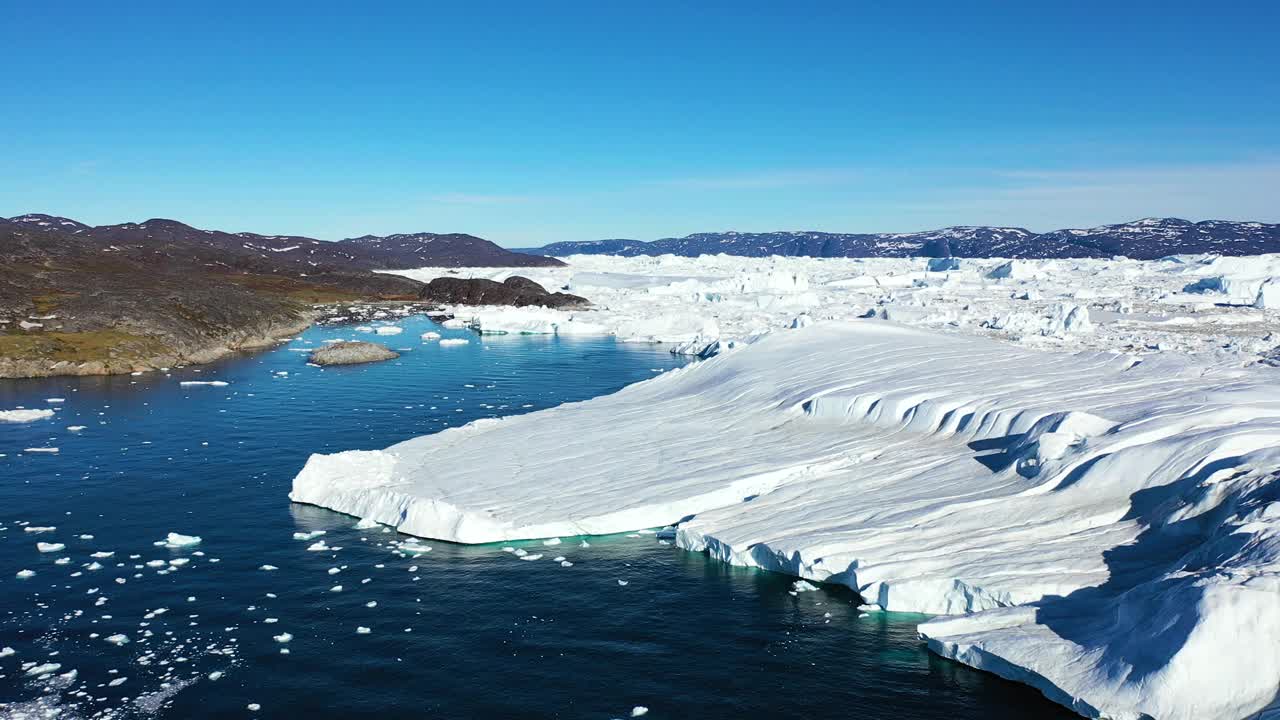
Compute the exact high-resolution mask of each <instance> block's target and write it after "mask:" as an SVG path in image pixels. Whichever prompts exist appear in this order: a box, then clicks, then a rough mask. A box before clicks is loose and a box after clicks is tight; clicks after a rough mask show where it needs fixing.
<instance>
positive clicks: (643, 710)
mask: <svg viewBox="0 0 1280 720" xmlns="http://www.w3.org/2000/svg"><path fill="white" fill-rule="evenodd" d="M648 714H649V708H647V707H645V706H643V705H637V706H635V707H633V708H631V717H640V716H642V715H648Z"/></svg>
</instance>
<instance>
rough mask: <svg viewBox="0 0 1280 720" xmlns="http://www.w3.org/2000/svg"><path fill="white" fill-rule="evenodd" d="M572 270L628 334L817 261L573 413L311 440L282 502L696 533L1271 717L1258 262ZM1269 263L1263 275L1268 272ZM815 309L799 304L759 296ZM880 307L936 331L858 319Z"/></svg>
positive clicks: (978, 631)
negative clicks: (676, 366)
mask: <svg viewBox="0 0 1280 720" xmlns="http://www.w3.org/2000/svg"><path fill="white" fill-rule="evenodd" d="M579 260H580V259H579V258H571V261H572V262H573V265H571V266H570V268H568V269H555V270H552V271H543V272H549V273H561V274H564V275H566V276H567V277H566V281H565V282H564V283H563V284H564V285H567V286H568V287H569V288H570V290H571V291H575V292H580V294H584V295H586V296H587V297H588V298H589V299H592V300H593V302H596V303H597V305H599V306H600V307H601V309H600V310H593V311H586V312H583V313H580V314H574V315H573V317H571V318H569V319H568V320H567V322H568V323H569V324H572V323H576V322H579V319H581V321H582V322H583V323H590V324H593V325H596V326H604V327H609V328H612V330H611V331H612V332H615V333H616V332H617V328H620V327H622V324H621V323H624V322H627V321H634V320H636V319H637V318H642V317H643V312H642V310H641V309H638V308H643V307H644V304H645V303H647V302H650V301H651V300H652V297H663V296H664V295H663V293H661V292H660V293H652V292H641V291H643V290H650V291H651V290H653V289H654V288H655V287H658V288H669V287H671V286H672V285H675V284H680V283H688V282H689V280H688V279H687V278H686V279H672V278H671V277H670V276H672V275H676V276H688V275H691V274H693V273H694V272H695V270H696V269H697V268H699V267H701V268H703V269H704V272H705V271H710V270H714V269H716V268H717V267H719V266H721V265H729V264H732V265H736V266H739V267H741V266H744V265H747V264H750V263H753V262H754V263H756V264H759V265H761V266H770V265H771V266H774V270H773V271H770V272H774V273H776V272H777V270H778V268H777V266H779V265H808V266H809V269H807V270H806V272H805V273H804V274H805V275H806V278H805V279H803V280H801V279H800V278H799V276H798V275H796V274H793V278H792V282H793V285H794V287H793V288H792V289H790V290H786V291H785V292H775V289H776V288H777V287H778V286H779V285H786V283H785V282H783V281H782V280H780V279H778V277H777V275H776V274H768V273H766V274H765V275H764V276H751V277H745V278H744V277H734V276H732V275H730V277H728V278H727V279H725V280H724V281H722V282H724V283H725V286H724V288H723V289H722V290H721V291H715V292H719V293H720V295H719V297H718V298H717V299H715V300H706V301H705V308H706V309H708V310H709V311H708V313H707V314H706V315H704V316H701V322H703V327H704V328H705V327H707V323H710V322H713V323H714V324H715V325H716V328H717V331H718V334H717V335H716V337H715V338H714V340H716V341H719V342H720V343H721V347H720V348H719V349H720V351H721V353H722V354H721V355H720V356H719V357H715V358H713V359H711V360H709V361H707V362H705V363H702V364H700V365H697V366H691V367H687V368H683V369H680V370H676V371H673V372H669V373H666V374H664V375H662V376H659V377H657V378H655V379H653V380H651V381H648V382H644V383H640V384H638V385H633V386H631V387H628V388H626V389H624V390H622V391H620V392H618V393H616V394H614V395H612V396H608V397H604V398H597V399H595V400H591V401H587V402H584V403H576V404H571V405H564V406H560V407H557V408H552V409H549V410H545V411H541V412H537V413H533V414H530V415H523V416H519V417H512V418H505V419H495V420H482V421H478V422H474V423H472V424H470V425H467V426H465V427H461V428H456V429H451V430H447V431H444V432H441V433H438V434H434V435H429V436H424V437H420V438H416V439H413V440H409V441H407V442H403V443H400V444H397V445H393V446H391V447H390V448H388V449H387V450H383V451H352V452H344V453H337V454H332V455H316V456H313V457H312V458H311V459H310V460H309V461H308V463H307V465H306V467H305V468H304V469H303V471H302V472H301V473H300V474H299V475H298V477H297V478H296V479H295V481H294V487H293V492H292V494H291V497H292V498H293V499H294V500H297V501H300V502H307V503H313V504H317V505H322V506H325V507H329V508H332V509H335V510H339V511H342V512H346V513H350V514H352V515H356V516H359V517H362V518H371V519H373V520H376V521H378V522H380V523H384V524H387V525H391V526H394V527H397V528H398V529H400V530H402V531H404V532H408V533H411V534H414V535H420V536H424V537H431V538H438V539H444V540H453V541H458V542H466V543H479V542H494V541H501V540H512V539H517V538H544V537H557V536H575V535H582V534H601V533H613V532H622V531H627V530H636V529H639V528H646V527H657V526H662V525H668V524H672V523H680V526H679V531H678V535H677V541H678V543H679V544H680V545H681V546H683V547H685V548H688V549H691V550H706V551H708V552H709V553H710V554H711V555H712V556H713V557H717V558H720V559H722V560H725V561H727V562H731V563H734V564H738V565H747V566H758V567H763V568H767V569H772V570H778V571H781V572H785V573H789V574H792V575H795V576H798V577H800V578H804V579H807V580H812V581H822V582H827V583H840V584H845V585H848V586H850V587H852V588H854V589H856V590H857V591H858V592H859V593H860V594H861V595H862V596H863V597H864V598H865V599H866V601H867V602H868V603H873V604H876V605H878V606H879V607H881V608H884V609H887V610H902V611H917V612H923V613H930V614H938V615H942V616H944V617H940V618H936V619H934V620H931V621H929V622H925V623H924V624H922V625H921V626H920V632H921V634H922V636H923V637H924V638H926V639H927V641H928V643H929V647H930V648H931V649H932V650H933V651H935V652H937V653H939V654H941V655H944V656H946V657H950V658H953V659H956V660H958V661H960V662H964V663H967V664H970V665H973V666H975V667H979V668H982V669H985V670H990V671H992V672H995V673H997V674H1000V675H1002V676H1005V677H1007V678H1010V679H1014V680H1018V681H1021V682H1025V683H1028V684H1030V685H1032V686H1034V687H1037V688H1038V689H1040V690H1041V691H1042V692H1044V693H1045V694H1046V696H1048V697H1050V698H1051V699H1053V700H1055V701H1057V702H1060V703H1062V704H1064V705H1067V706H1069V707H1071V708H1072V709H1074V710H1075V711H1077V712H1079V713H1080V714H1083V715H1086V716H1092V717H1112V718H1134V719H1137V718H1142V717H1153V718H1162V719H1163V718H1205V717H1215V718H1243V717H1248V716H1251V715H1254V714H1256V713H1259V712H1263V711H1264V709H1266V708H1271V710H1272V711H1274V710H1276V709H1277V696H1278V693H1280V384H1278V383H1277V381H1280V370H1276V369H1274V368H1272V367H1270V366H1269V365H1268V364H1267V363H1259V362H1257V360H1259V359H1264V360H1269V359H1270V358H1269V357H1268V355H1267V353H1268V352H1269V351H1270V350H1271V349H1272V347H1273V346H1274V344H1275V342H1276V340H1275V339H1274V337H1273V336H1271V335H1270V334H1269V333H1271V332H1272V329H1273V328H1274V327H1275V326H1276V324H1277V317H1276V316H1275V315H1274V313H1273V312H1272V311H1269V310H1268V309H1267V308H1261V309H1260V308H1256V307H1253V306H1254V305H1256V304H1259V303H1257V302H1256V301H1257V297H1256V295H1257V294H1259V293H1263V292H1264V290H1263V289H1262V288H1264V287H1265V285H1266V282H1265V281H1264V282H1262V283H1260V284H1258V285H1257V287H1256V288H1255V287H1254V286H1253V285H1248V287H1244V288H1243V289H1241V287H1240V285H1239V284H1238V283H1236V282H1235V280H1233V278H1239V277H1244V276H1246V275H1247V274H1248V273H1246V272H1245V271H1244V270H1242V269H1241V268H1238V267H1236V266H1235V264H1233V263H1229V262H1225V261H1223V259H1214V258H1178V259H1171V260H1167V261H1157V262H1151V263H1137V262H1129V261H1051V262H1043V261H1039V262H1035V263H1030V264H1028V263H1023V262H1022V261H1015V264H1014V265H1013V266H1010V267H1005V268H1001V266H1002V265H1003V263H1000V262H998V261H968V260H961V261H960V264H961V268H962V270H961V271H960V273H961V276H960V277H958V278H955V279H948V278H947V277H945V276H947V275H948V273H927V272H923V271H920V272H917V271H915V270H908V271H906V272H905V276H904V275H900V274H897V273H896V272H890V271H889V270H887V269H886V270H884V272H879V271H876V272H866V271H864V272H861V273H858V272H853V271H852V269H853V268H854V266H857V265H863V266H873V265H877V264H881V265H893V264H895V263H896V264H898V265H899V266H901V267H907V266H910V265H911V264H912V263H916V262H917V261H913V260H892V261H889V260H885V261H880V260H877V261H855V260H850V261H845V260H838V261H818V260H795V259H773V260H763V261H751V260H747V259H743V258H731V259H726V258H702V259H700V260H695V259H687V258H681V259H678V260H677V259H670V258H637V259H629V260H628V261H627V262H632V261H634V262H636V263H639V264H645V263H648V264H650V265H651V266H652V267H650V268H649V270H648V271H649V272H650V273H651V274H652V275H654V276H657V275H659V274H661V275H662V277H659V278H657V279H656V280H653V281H652V282H650V283H648V284H646V283H645V282H644V281H643V278H641V279H634V278H623V279H609V280H608V284H609V285H610V288H609V289H610V291H611V292H614V293H616V295H614V296H612V299H611V300H610V301H609V304H606V303H605V302H603V301H602V297H604V296H608V295H609V293H603V292H602V293H600V294H596V295H594V296H593V294H592V293H590V292H585V291H582V289H581V287H582V286H581V284H580V283H575V282H574V281H573V278H574V277H576V276H577V275H580V274H583V273H584V272H587V271H586V270H584V269H583V268H582V267H581V266H580V265H581V263H580V262H579ZM609 260H610V261H612V262H619V265H620V266H621V262H620V261H618V260H617V259H616V258H611V259H609ZM1250 260H1251V261H1252V262H1251V264H1245V267H1246V268H1247V269H1248V271H1249V273H1253V274H1263V275H1266V276H1267V277H1270V275H1268V273H1273V270H1274V268H1275V266H1276V261H1275V258H1274V257H1263V258H1251V259H1250ZM700 262H701V263H702V264H701V265H700V264H699V263H700ZM924 262H925V261H923V260H921V261H919V264H920V265H921V266H922V267H923V264H924ZM827 263H829V264H830V265H832V266H833V267H832V268H826V267H825V265H824V264H827ZM842 265H843V266H846V267H847V269H846V270H841V269H836V268H835V266H842ZM966 265H969V266H970V268H971V269H970V270H968V271H965V270H963V268H965V266H966ZM815 267H816V268H824V269H821V270H815V269H813V268H815ZM998 268H999V270H998V272H995V273H993V272H992V271H993V270H997V269H998ZM1259 268H1261V270H1259ZM864 270H865V268H864ZM820 273H825V274H826V275H825V276H823V275H822V274H820ZM842 273H843V275H844V277H835V276H837V275H841V274H842ZM530 274H532V275H535V277H534V279H535V280H540V281H543V282H544V283H546V284H548V285H549V286H550V287H559V286H560V284H559V283H555V282H548V280H547V279H546V278H540V277H537V276H536V275H537V274H538V273H530ZM636 274H638V273H636ZM951 274H955V273H951ZM992 274H995V275H1000V276H1004V277H1000V278H991V277H990V275H992ZM934 275H938V276H939V277H938V278H936V279H935V278H934V277H933V276H934ZM815 276H817V282H816V283H815ZM753 278H754V279H753ZM868 278H869V279H868ZM893 278H896V279H893ZM1204 278H1210V279H1211V281H1210V282H1201V280H1202V279H1204ZM1214 278H1217V279H1216V280H1213V279H1214ZM1222 278H1227V280H1226V281H1222ZM832 281H835V282H836V283H837V284H836V285H834V286H833V285H832ZM920 281H923V284H921V282H920ZM597 282H600V281H598V280H597ZM732 282H739V287H738V288H737V290H736V291H735V289H734V288H733V287H730V286H729V284H731V283H732ZM697 283H698V284H700V285H702V286H703V288H702V289H699V290H697V291H696V292H690V293H686V294H685V295H684V296H683V298H682V299H679V300H676V301H668V300H662V301H653V307H652V308H651V310H652V312H653V313H654V317H665V316H675V315H676V314H677V311H678V312H680V313H686V314H685V315H681V316H680V317H681V318H682V320H681V322H684V321H685V319H683V318H687V317H689V316H691V315H696V313H697V312H698V311H699V310H702V309H704V300H700V299H699V298H706V297H708V294H709V293H712V292H713V291H710V290H706V289H705V282H704V281H703V280H698V281H697ZM869 283H870V284H869ZM935 283H936V284H935ZM815 285H817V286H819V287H822V288H832V287H835V288H837V289H836V290H822V291H821V292H817V293H815V292H814V287H815ZM759 287H764V288H767V289H766V290H764V291H759V292H758V291H757V290H756V289H755V288H759ZM802 288H804V289H802ZM1068 292H1069V296H1068V295H1067V294H1066V293H1068ZM1250 292H1253V293H1255V298H1253V299H1250V298H1249V297H1248V295H1249V293H1250ZM808 294H814V295H817V296H818V300H817V301H816V302H810V301H806V302H809V304H808V309H807V311H806V312H803V313H796V312H795V309H796V307H797V306H798V305H800V304H802V303H793V304H790V305H789V306H788V308H787V310H786V311H785V312H782V311H778V310H776V309H771V307H770V306H771V303H772V302H773V301H765V300H763V299H762V298H764V297H769V296H772V295H777V296H780V297H785V296H787V295H790V296H792V297H791V300H796V299H797V298H796V296H801V297H803V296H806V295H808ZM859 294H861V295H864V296H866V297H867V298H868V299H869V302H868V303H866V304H865V305H861V304H859V302H858V301H857V297H858V296H859ZM646 295H647V296H652V297H648V298H646V297H643V296H646ZM620 298H625V301H624V300H621V299H620ZM748 298H750V299H752V300H751V302H752V303H753V304H754V305H755V306H756V307H757V308H760V309H762V310H763V312H761V313H754V312H752V311H750V309H749V308H748V307H747V301H746V300H745V299H748ZM824 298H825V299H824ZM1245 301H1248V302H1245ZM782 302H790V301H786V300H784V301H782ZM672 303H674V304H672ZM1261 304H1264V305H1265V303H1261ZM615 306H622V307H624V308H625V310H624V311H622V312H618V311H616V310H615ZM1108 308H1110V309H1108ZM868 310H870V311H871V312H870V313H868V312H867V311H868ZM468 312H469V313H471V314H470V316H469V317H471V318H472V320H473V322H474V323H476V324H477V325H478V326H479V327H480V329H481V330H486V329H487V330H493V329H495V327H496V326H495V325H493V324H490V325H489V327H487V328H486V323H487V322H488V320H486V318H487V317H490V316H492V317H497V318H499V319H501V318H509V317H511V313H512V311H510V310H501V309H478V310H475V311H469V310H465V309H455V313H457V314H458V315H459V317H463V316H464V313H468ZM528 312H544V313H545V312H550V311H528ZM610 313H613V315H610ZM864 314H868V315H873V316H877V317H887V318H888V319H890V320H897V321H899V322H901V323H908V324H911V325H918V326H926V327H928V328H929V329H928V330H925V329H919V328H909V327H904V326H903V325H900V324H897V323H887V322H881V321H879V320H874V319H870V320H861V321H852V320H845V319H846V318H853V317H858V316H861V315H864ZM623 315H625V316H626V317H625V318H624V317H621V316H623ZM787 315H790V317H791V319H790V321H788V322H784V321H783V318H784V317H786V316H787ZM799 315H803V316H805V319H804V320H803V321H797V320H798V316H799ZM610 318H612V319H610ZM828 318H836V319H837V320H840V321H836V322H821V320H823V319H828ZM984 318H985V319H984ZM815 320H817V321H818V322H814V321H815ZM494 322H495V323H497V322H498V321H497V320H495V321H494ZM504 322H505V321H504ZM788 325H791V326H794V327H795V328H797V329H794V330H779V328H781V327H786V326H788ZM525 327H527V325H525ZM562 327H563V325H557V326H556V328H555V331H557V332H561V331H562V330H561V328H562ZM617 334H619V335H620V337H621V336H622V334H621V333H617ZM761 335H763V336H764V337H762V338H758V339H755V341H754V342H751V343H749V344H748V343H740V342H738V341H741V340H750V339H752V338H753V336H761ZM982 335H988V336H995V338H998V339H995V338H992V337H976V336H982ZM682 337H683V336H682ZM667 339H669V340H680V339H681V338H680V337H674V336H673V337H669V338H667ZM696 340H697V342H699V343H702V342H706V341H709V340H712V338H711V337H710V335H706V334H703V335H700V336H699V337H698V338H697V339H696ZM730 341H732V344H733V345H736V346H737V348H738V349H736V350H735V351H734V352H728V353H725V352H723V350H725V349H727V348H728V347H729V342H730ZM1008 341H1013V342H1014V343H1016V344H1021V345H1028V346H1032V347H1034V348H1037V349H1035V350H1033V349H1028V348H1025V347H1017V346H1016V345H1014V344H1010V342H1008ZM1046 348H1047V349H1051V350H1054V352H1043V351H1040V350H1043V349H1046ZM1169 350H1181V351H1184V352H1168V351H1169Z"/></svg>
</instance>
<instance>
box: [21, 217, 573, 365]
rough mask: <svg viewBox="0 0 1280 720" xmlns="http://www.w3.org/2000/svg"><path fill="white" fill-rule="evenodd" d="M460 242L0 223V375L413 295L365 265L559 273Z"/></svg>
mask: <svg viewBox="0 0 1280 720" xmlns="http://www.w3.org/2000/svg"><path fill="white" fill-rule="evenodd" d="M559 264H561V263H560V262H559V261H558V260H554V259H552V258H542V257H532V256H529V255H521V254H517V253H513V252H510V251H507V250H504V249H502V248H500V247H498V246H497V245H494V244H493V243H490V242H488V241H486V240H482V239H480V238H476V237H473V236H470V235H429V234H421V235H401V236H391V237H389V238H368V237H366V238H353V239H350V240H344V241H341V242H324V241H321V240H316V239H313V238H306V237H295V236H284V235H257V234H253V233H228V232H222V231H217V230H202V229H198V228H194V227H191V226H190V225H186V224H184V223H180V222H177V221H174V220H163V219H156V220H148V221H146V222H142V223H124V224H120V225H104V226H98V227H92V226H89V225H86V224H84V223H81V222H77V221H75V220H71V219H68V218H62V217H56V216H51V215H36V214H31V215H21V216H18V217H14V218H9V219H4V218H0V377H31V376H42V375H68V374H104V373H120V372H131V371H133V370H143V369H148V368H155V367H168V366H173V365H179V364H184V363H198V362H207V361H209V360H211V359H213V358H216V357H220V356H222V355H225V354H227V353H229V352H233V351H236V350H240V349H246V348H252V347H258V346H261V345H265V344H269V343H272V342H274V341H275V340H276V339H278V338H280V337H283V336H288V335H291V334H293V333H296V332H298V331H300V330H302V329H303V328H305V327H306V326H307V325H308V324H309V323H310V322H311V320H312V319H313V317H314V306H315V305H316V304H320V303H329V302H349V301H361V300H368V301H396V300H405V301H409V300H420V299H422V296H423V294H424V291H425V288H426V286H425V285H423V284H422V283H419V282H417V281H414V280H409V279H407V278H403V277H399V276H395V275H386V274H381V273H375V272H373V270H378V269H397V268H407V267H422V266H427V265H436V266H464V265H486V266H493V265H509V266H514V267H521V266H529V265H559Z"/></svg>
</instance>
